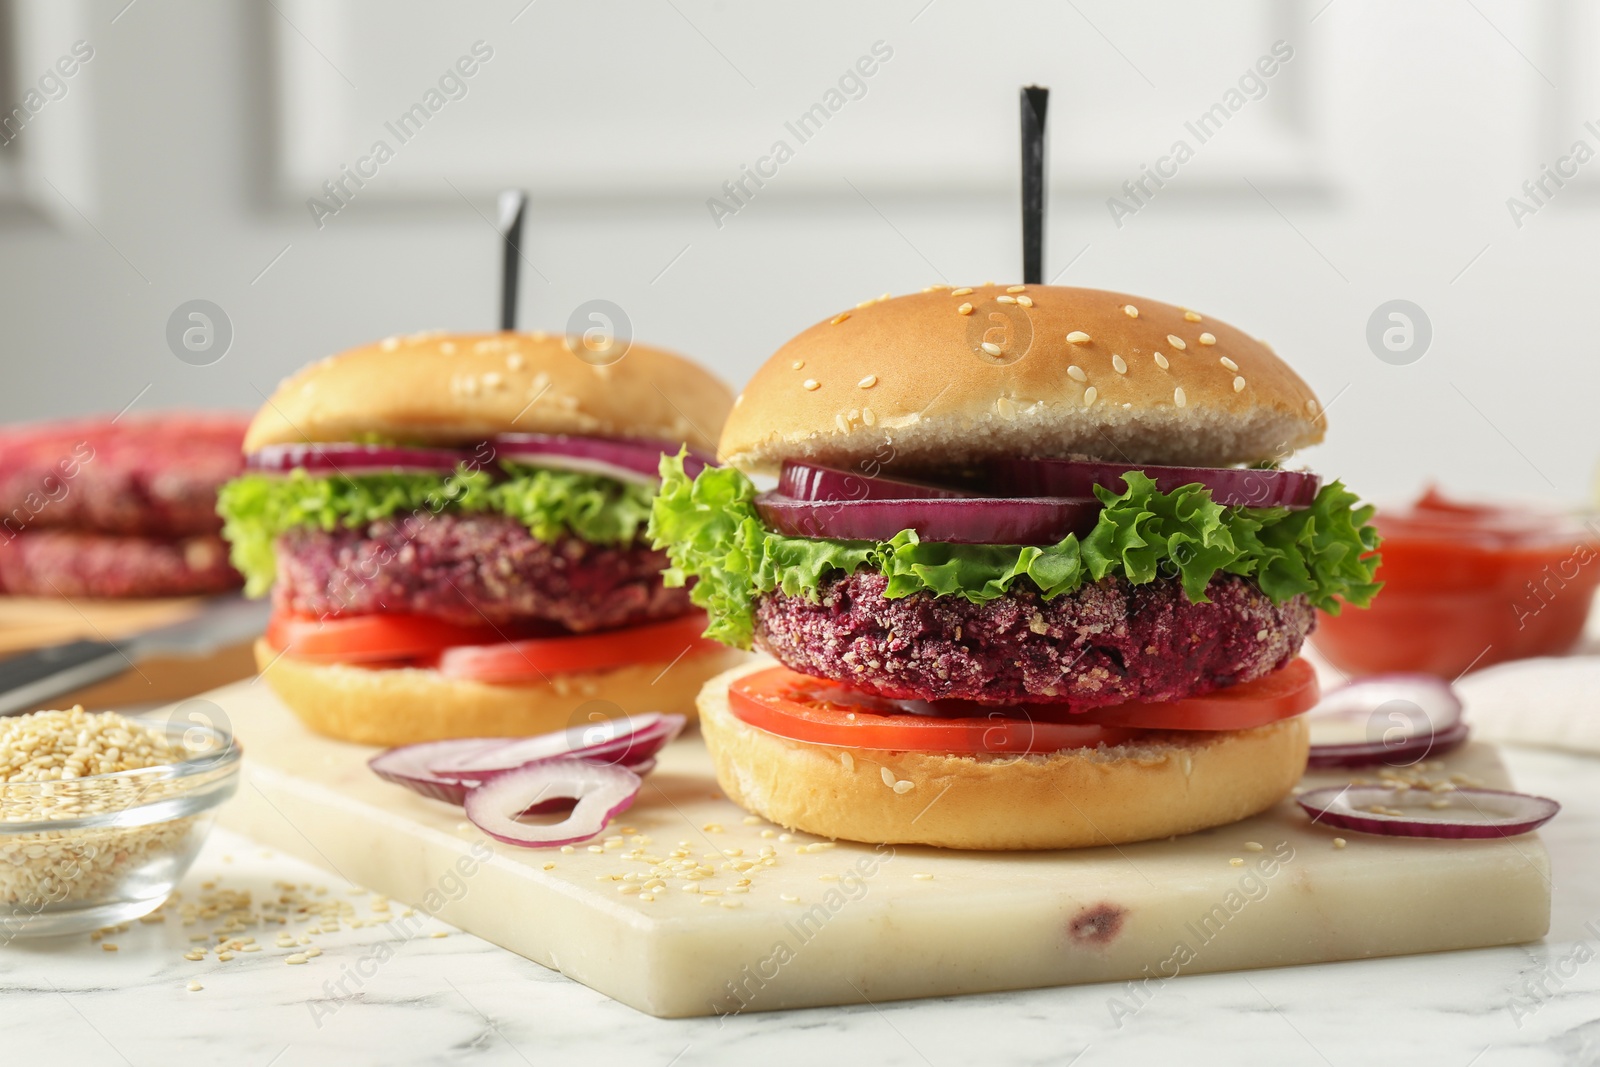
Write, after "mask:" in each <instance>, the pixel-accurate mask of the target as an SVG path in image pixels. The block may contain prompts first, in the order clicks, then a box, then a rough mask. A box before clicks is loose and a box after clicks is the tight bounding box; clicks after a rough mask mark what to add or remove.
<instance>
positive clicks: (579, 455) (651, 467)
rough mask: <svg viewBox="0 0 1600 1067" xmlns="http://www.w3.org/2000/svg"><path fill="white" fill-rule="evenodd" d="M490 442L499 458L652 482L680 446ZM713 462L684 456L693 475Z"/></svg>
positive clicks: (547, 439)
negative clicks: (662, 463)
mask: <svg viewBox="0 0 1600 1067" xmlns="http://www.w3.org/2000/svg"><path fill="white" fill-rule="evenodd" d="M489 443H490V444H491V445H492V446H493V447H494V450H495V455H496V457H497V458H499V459H511V460H524V461H528V462H532V463H536V464H537V465H538V466H541V467H555V468H559V469H561V470H571V471H582V472H584V473H587V474H603V475H605V476H607V477H609V478H618V479H621V480H623V481H633V482H639V483H641V484H644V483H648V484H652V485H653V484H655V483H656V482H659V481H660V480H661V474H660V470H661V457H662V456H664V455H665V456H675V455H677V454H678V449H679V448H680V447H681V446H679V445H675V444H668V443H667V442H665V441H633V440H625V439H622V438H617V437H573V436H570V435H568V434H546V433H503V434H500V435H499V436H497V437H493V438H490V441H489ZM714 463H715V461H714V460H712V459H710V458H708V457H706V456H705V455H703V454H701V453H698V452H695V451H693V450H691V451H690V452H689V454H688V455H686V456H685V457H684V460H683V471H684V473H685V474H687V475H688V476H689V477H690V478H693V477H695V476H696V475H698V474H699V473H700V472H701V471H702V470H704V469H705V468H706V467H708V466H712V465H714Z"/></svg>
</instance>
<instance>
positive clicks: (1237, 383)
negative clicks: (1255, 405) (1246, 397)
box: [1233, 377, 1244, 393]
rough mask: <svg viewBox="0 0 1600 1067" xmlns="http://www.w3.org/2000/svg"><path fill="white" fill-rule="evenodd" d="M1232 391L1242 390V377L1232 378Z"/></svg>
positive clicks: (1238, 391)
mask: <svg viewBox="0 0 1600 1067" xmlns="http://www.w3.org/2000/svg"><path fill="white" fill-rule="evenodd" d="M1233 391H1234V392H1236V393H1242V392H1244V379H1243V378H1242V377H1236V378H1234V379H1233Z"/></svg>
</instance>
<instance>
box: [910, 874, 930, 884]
mask: <svg viewBox="0 0 1600 1067" xmlns="http://www.w3.org/2000/svg"><path fill="white" fill-rule="evenodd" d="M911 877H913V878H915V879H916V880H917V881H919V882H931V881H933V875H931V874H913V875H912V876H911Z"/></svg>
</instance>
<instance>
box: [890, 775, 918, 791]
mask: <svg viewBox="0 0 1600 1067" xmlns="http://www.w3.org/2000/svg"><path fill="white" fill-rule="evenodd" d="M916 787H917V783H915V782H912V781H908V780H906V779H904V778H902V779H900V780H899V781H898V782H896V783H895V784H894V791H895V792H896V793H899V794H901V795H904V794H906V793H909V792H911V791H912V790H913V789H915V788H916Z"/></svg>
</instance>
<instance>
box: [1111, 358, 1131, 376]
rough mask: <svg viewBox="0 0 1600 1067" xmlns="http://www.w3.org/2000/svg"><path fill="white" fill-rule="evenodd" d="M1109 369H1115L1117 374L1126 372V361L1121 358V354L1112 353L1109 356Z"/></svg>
mask: <svg viewBox="0 0 1600 1067" xmlns="http://www.w3.org/2000/svg"><path fill="white" fill-rule="evenodd" d="M1111 369H1112V370H1114V371H1116V372H1117V373H1118V374H1127V373H1128V361H1127V360H1125V359H1123V358H1122V357H1121V356H1118V355H1113V356H1112V357H1111Z"/></svg>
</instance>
